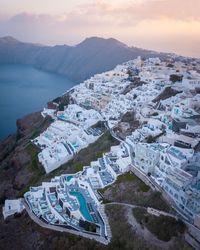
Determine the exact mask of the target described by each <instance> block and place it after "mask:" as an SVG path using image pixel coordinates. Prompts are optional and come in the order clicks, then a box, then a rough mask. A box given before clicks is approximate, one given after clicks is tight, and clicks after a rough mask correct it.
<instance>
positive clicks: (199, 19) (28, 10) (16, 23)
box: [0, 0, 200, 57]
mask: <svg viewBox="0 0 200 250" xmlns="http://www.w3.org/2000/svg"><path fill="white" fill-rule="evenodd" d="M199 11H200V0H107V1H106V0H73V1H70V0H0V36H1V37H2V36H7V35H10V36H13V37H15V38H17V39H19V40H21V41H25V42H34V43H40V44H47V45H55V44H68V45H76V44H78V43H80V42H81V41H82V40H84V39H85V38H86V37H91V36H99V37H105V38H110V37H113V38H116V39H118V40H120V41H121V42H123V43H126V44H127V45H129V46H135V47H140V48H145V49H152V50H156V51H163V52H174V53H177V54H181V55H185V56H194V57H200V13H199Z"/></svg>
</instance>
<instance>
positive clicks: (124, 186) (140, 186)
mask: <svg viewBox="0 0 200 250" xmlns="http://www.w3.org/2000/svg"><path fill="white" fill-rule="evenodd" d="M99 191H100V193H101V194H102V196H103V200H105V201H106V203H108V202H122V203H129V204H133V205H138V206H143V207H152V208H155V209H158V210H163V211H170V206H169V205H168V203H167V202H166V201H165V200H164V198H163V197H162V194H161V193H160V192H158V191H153V190H152V189H151V188H150V187H149V186H147V185H146V184H145V183H144V182H143V181H141V180H140V179H139V178H138V177H137V176H135V175H134V174H132V173H126V174H124V175H120V176H119V177H118V179H117V181H116V182H115V183H114V184H113V185H111V186H107V187H105V188H104V189H101V190H99Z"/></svg>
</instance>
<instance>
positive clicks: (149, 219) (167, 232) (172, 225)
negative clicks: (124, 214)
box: [133, 208, 185, 241]
mask: <svg viewBox="0 0 200 250" xmlns="http://www.w3.org/2000/svg"><path fill="white" fill-rule="evenodd" d="M133 215H134V217H135V218H136V220H137V222H138V223H140V224H141V225H142V226H145V227H146V228H147V229H148V230H149V231H150V232H151V233H153V234H154V235H155V236H156V237H157V238H158V239H159V240H162V241H169V240H170V239H171V238H172V237H174V236H179V235H180V234H183V233H184V231H185V224H184V223H183V222H182V221H181V220H176V219H175V218H172V217H169V216H164V215H160V216H155V215H152V214H149V213H147V211H146V209H143V208H133Z"/></svg>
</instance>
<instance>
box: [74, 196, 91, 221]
mask: <svg viewBox="0 0 200 250" xmlns="http://www.w3.org/2000/svg"><path fill="white" fill-rule="evenodd" d="M70 194H71V195H73V196H76V198H77V199H78V201H79V204H80V211H81V213H82V215H83V216H84V218H85V219H86V220H88V221H91V222H92V221H93V220H92V217H91V215H90V213H89V211H88V209H87V204H86V200H85V198H84V196H83V195H82V194H81V193H79V192H70Z"/></svg>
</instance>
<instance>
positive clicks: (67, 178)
mask: <svg viewBox="0 0 200 250" xmlns="http://www.w3.org/2000/svg"><path fill="white" fill-rule="evenodd" d="M72 178H74V176H73V175H68V176H66V180H67V181H70V180H71V179H72Z"/></svg>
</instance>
